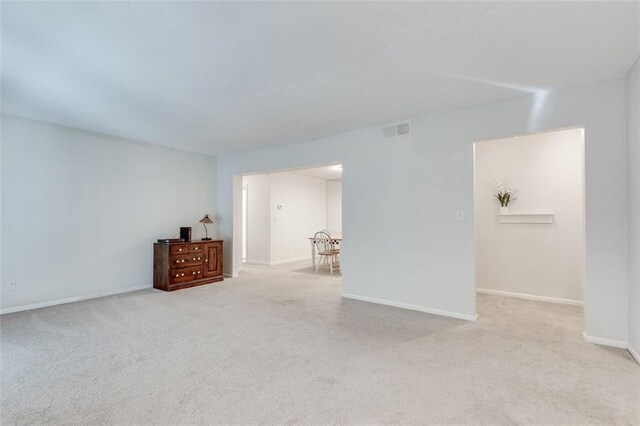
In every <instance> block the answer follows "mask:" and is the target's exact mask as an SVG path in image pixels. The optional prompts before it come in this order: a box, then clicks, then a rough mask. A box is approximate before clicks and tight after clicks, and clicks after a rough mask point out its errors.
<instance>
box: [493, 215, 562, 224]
mask: <svg viewBox="0 0 640 426" xmlns="http://www.w3.org/2000/svg"><path fill="white" fill-rule="evenodd" d="M498 223H506V224H509V223H553V213H498Z"/></svg>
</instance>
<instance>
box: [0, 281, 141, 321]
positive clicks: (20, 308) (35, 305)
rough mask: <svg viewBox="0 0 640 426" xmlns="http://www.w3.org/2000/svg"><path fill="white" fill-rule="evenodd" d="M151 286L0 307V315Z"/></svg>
mask: <svg viewBox="0 0 640 426" xmlns="http://www.w3.org/2000/svg"><path fill="white" fill-rule="evenodd" d="M148 288H153V286H152V285H151V284H146V285H140V286H137V287H128V288H121V289H118V290H111V291H103V292H100V293H94V294H88V295H85V296H75V297H68V298H66V299H57V300H49V301H48V302H40V303H33V304H31V305H23V306H14V307H11V308H4V309H0V315H4V314H11V313H14V312H22V311H30V310H32V309H40V308H47V307H49V306H56V305H64V304H65V303H73V302H80V301H82V300H89V299H97V298H99V297H105V296H113V295H115V294H122V293H130V292H132V291H139V290H146V289H148Z"/></svg>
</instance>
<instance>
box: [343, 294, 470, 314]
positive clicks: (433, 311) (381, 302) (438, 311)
mask: <svg viewBox="0 0 640 426" xmlns="http://www.w3.org/2000/svg"><path fill="white" fill-rule="evenodd" d="M341 296H342V297H344V298H345V299H354V300H360V301H362V302H369V303H376V304H378V305H386V306H393V307H396V308H402V309H409V310H412V311H419V312H425V313H427V314H434V315H441V316H444V317H450V318H457V319H462V320H466V321H476V320H477V319H478V315H477V314H476V315H467V314H461V313H459V312H451V311H444V310H442V309H433V308H426V307H424V306H417V305H410V304H408V303H402V302H394V301H392V300H385V299H376V298H374V297H366V296H357V295H355V294H347V293H342V295H341Z"/></svg>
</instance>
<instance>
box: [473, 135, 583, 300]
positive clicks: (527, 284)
mask: <svg viewBox="0 0 640 426" xmlns="http://www.w3.org/2000/svg"><path fill="white" fill-rule="evenodd" d="M583 140H584V139H583V130H582V129H571V130H563V131H557V132H546V133H538V134H534V135H529V136H523V137H517V138H508V139H499V140H493V141H484V142H479V143H476V145H475V227H476V276H477V281H476V285H477V287H478V289H482V290H490V291H498V292H506V293H518V294H520V295H532V296H542V297H544V298H552V299H562V300H564V301H565V302H568V301H571V302H579V301H581V300H582V286H583V280H584V276H583V275H584V236H583V233H584V232H583V230H584V220H583V215H584V210H583V209H584V204H583V161H584V160H583V159H584V156H583V146H584V144H583ZM496 178H499V179H501V180H502V181H503V184H504V185H505V187H506V188H508V187H513V188H517V189H518V190H519V194H518V196H517V198H518V199H517V200H515V201H512V203H511V204H510V206H509V209H510V212H511V213H532V212H533V213H535V212H553V214H554V216H553V223H551V224H502V223H499V222H498V216H497V212H498V209H499V206H500V203H499V202H498V200H497V199H496V198H495V197H494V194H495V193H496V186H495V179H496Z"/></svg>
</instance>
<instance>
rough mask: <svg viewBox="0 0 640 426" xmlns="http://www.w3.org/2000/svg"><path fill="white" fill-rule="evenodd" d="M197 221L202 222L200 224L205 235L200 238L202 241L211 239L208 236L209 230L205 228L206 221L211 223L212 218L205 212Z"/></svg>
mask: <svg viewBox="0 0 640 426" xmlns="http://www.w3.org/2000/svg"><path fill="white" fill-rule="evenodd" d="M199 222H200V223H201V224H202V226H204V235H205V237H204V238H203V239H202V241H209V240H211V238H209V231H208V230H207V224H208V223H213V220H211V218H210V217H209V215H208V214H205V215H204V217H203V218H202V219H200V220H199Z"/></svg>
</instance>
